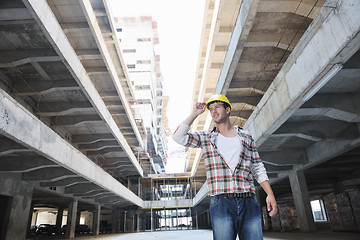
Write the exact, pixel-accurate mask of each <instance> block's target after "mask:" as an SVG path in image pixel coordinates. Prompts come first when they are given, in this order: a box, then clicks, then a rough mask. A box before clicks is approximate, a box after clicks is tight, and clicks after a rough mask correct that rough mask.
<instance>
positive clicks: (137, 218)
mask: <svg viewBox="0 0 360 240" xmlns="http://www.w3.org/2000/svg"><path fill="white" fill-rule="evenodd" d="M136 221H137V226H136V227H137V228H136V232H140V212H138V214H136Z"/></svg>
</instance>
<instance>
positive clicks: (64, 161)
mask: <svg viewBox="0 0 360 240" xmlns="http://www.w3.org/2000/svg"><path fill="white" fill-rule="evenodd" d="M0 99H1V101H0V119H2V121H0V133H1V134H2V135H5V136H7V137H8V138H10V139H12V140H13V141H16V142H17V143H19V144H22V145H25V146H27V147H28V148H29V149H31V150H32V151H35V152H37V153H38V154H40V155H42V156H44V157H46V158H48V159H49V160H51V161H53V162H55V163H57V164H59V165H60V166H63V167H65V168H67V169H69V170H70V171H71V172H73V173H75V174H76V175H78V176H81V177H84V178H86V179H88V180H89V181H91V182H93V183H95V184H97V185H98V186H100V187H101V188H103V189H105V190H107V191H110V192H113V193H114V194H116V195H118V196H120V197H122V198H123V199H125V200H126V201H129V202H131V203H132V204H135V205H137V206H142V202H143V201H142V200H141V199H140V198H139V197H138V196H136V195H135V194H134V193H133V192H131V191H130V190H128V189H127V188H126V187H125V186H123V185H122V184H121V183H119V182H118V181H117V180H116V179H114V178H113V177H112V176H111V175H109V174H108V173H106V172H105V171H104V170H103V169H102V168H100V167H99V166H97V165H96V164H95V163H94V162H92V161H91V160H90V159H88V158H87V157H86V156H85V155H83V154H82V153H81V152H79V151H78V150H77V149H75V148H74V147H73V146H72V145H71V144H70V143H68V142H67V141H66V140H64V139H63V138H61V137H60V136H59V135H57V134H56V133H55V132H54V131H53V130H51V129H50V128H49V127H48V126H46V125H45V124H44V123H43V122H41V121H40V120H39V119H38V118H36V117H34V116H33V115H32V114H31V113H30V112H29V111H27V110H26V109H25V108H24V107H22V106H21V105H19V104H18V103H17V101H16V100H14V99H13V98H12V97H10V96H9V95H8V94H7V93H6V92H5V91H3V90H0ZM29 126H31V127H29ZM19 129H22V131H19Z"/></svg>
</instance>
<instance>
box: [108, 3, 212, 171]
mask: <svg viewBox="0 0 360 240" xmlns="http://www.w3.org/2000/svg"><path fill="white" fill-rule="evenodd" d="M110 3H111V5H112V12H113V14H114V16H115V17H132V16H152V17H153V19H154V20H155V21H156V22H157V23H158V34H159V41H160V44H159V51H160V66H161V73H162V75H163V80H164V94H165V95H167V96H170V100H169V105H168V109H167V112H168V119H169V127H170V129H171V131H172V132H173V131H174V130H175V129H176V127H177V126H178V124H179V123H180V122H182V121H183V120H184V119H185V118H186V116H187V115H188V114H189V113H190V110H191V106H192V103H191V97H192V93H193V86H194V79H195V71H196V65H197V61H198V53H199V50H198V49H199V44H200V34H201V27H202V20H203V11H204V6H205V0H180V1H179V0H111V1H110ZM168 147H169V150H168V153H169V155H172V154H171V153H172V152H174V151H177V150H178V148H179V145H177V144H176V143H174V142H173V141H172V139H169V146H168ZM168 162H170V163H171V162H172V163H173V164H168V166H167V167H166V171H167V172H168V173H169V172H182V171H183V169H184V159H183V158H181V160H180V159H179V157H174V158H173V159H171V158H169V159H168Z"/></svg>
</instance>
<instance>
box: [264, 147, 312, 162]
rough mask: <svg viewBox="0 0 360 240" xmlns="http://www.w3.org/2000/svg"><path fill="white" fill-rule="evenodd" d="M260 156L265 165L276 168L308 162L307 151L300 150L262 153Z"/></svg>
mask: <svg viewBox="0 0 360 240" xmlns="http://www.w3.org/2000/svg"><path fill="white" fill-rule="evenodd" d="M260 156H261V159H262V161H263V162H264V163H268V164H270V165H275V166H276V165H277V166H280V165H294V164H305V163H307V162H308V161H307V156H306V153H305V151H299V150H290V151H289V150H288V151H284V150H281V151H271V152H268V151H265V152H263V151H260Z"/></svg>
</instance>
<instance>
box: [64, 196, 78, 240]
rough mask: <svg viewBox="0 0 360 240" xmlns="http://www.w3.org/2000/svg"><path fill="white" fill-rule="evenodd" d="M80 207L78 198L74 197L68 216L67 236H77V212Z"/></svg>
mask: <svg viewBox="0 0 360 240" xmlns="http://www.w3.org/2000/svg"><path fill="white" fill-rule="evenodd" d="M77 208H78V200H77V199H73V200H72V201H71V202H70V203H69V208H68V216H67V222H66V229H65V238H66V239H71V238H74V237H75V225H76V213H77Z"/></svg>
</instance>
